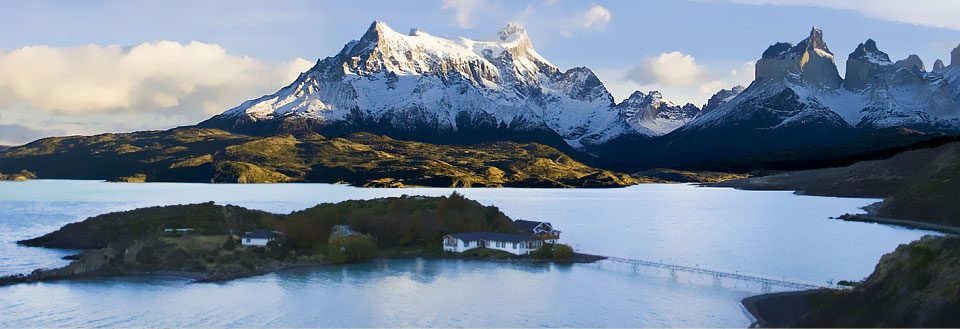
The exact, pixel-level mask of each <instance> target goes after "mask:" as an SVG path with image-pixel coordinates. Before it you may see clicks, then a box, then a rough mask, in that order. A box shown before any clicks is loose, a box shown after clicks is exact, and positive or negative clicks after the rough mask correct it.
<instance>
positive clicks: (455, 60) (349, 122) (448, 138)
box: [199, 22, 960, 169]
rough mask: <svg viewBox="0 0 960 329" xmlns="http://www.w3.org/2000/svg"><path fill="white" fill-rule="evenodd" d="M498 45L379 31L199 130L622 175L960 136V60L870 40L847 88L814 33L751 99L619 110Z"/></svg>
mask: <svg viewBox="0 0 960 329" xmlns="http://www.w3.org/2000/svg"><path fill="white" fill-rule="evenodd" d="M492 39H493V40H492V41H477V40H470V39H465V38H458V39H448V38H443V37H437V36H433V35H430V34H428V33H426V32H424V31H421V30H418V29H413V30H411V31H410V32H409V33H407V34H402V33H399V32H397V31H394V30H393V29H391V28H390V27H388V26H387V25H386V24H384V23H381V22H374V23H373V24H371V26H370V28H369V29H368V30H367V31H366V33H364V34H363V36H362V37H361V38H360V39H359V40H354V41H351V42H349V43H347V44H346V45H345V46H344V47H343V49H342V50H341V51H340V52H339V53H337V54H336V55H334V56H331V57H327V58H323V59H320V60H319V61H318V62H317V64H316V65H315V66H313V67H312V68H311V69H309V70H308V71H306V72H304V73H303V74H301V75H300V76H299V77H298V78H297V79H296V80H295V81H294V82H293V83H291V84H290V85H288V86H286V87H284V88H282V89H280V90H279V91H278V92H276V93H274V94H270V95H266V96H263V97H260V98H256V99H252V100H249V101H246V102H244V103H242V104H240V105H239V106H237V107H235V108H232V109H229V110H227V111H226V112H224V113H222V114H220V115H217V116H214V117H213V118H210V119H208V120H206V121H204V122H202V123H200V124H199V126H200V127H209V128H220V129H225V130H228V131H231V132H234V133H241V134H248V135H276V134H286V133H293V134H297V133H303V132H316V133H320V134H323V135H329V136H338V135H344V134H348V133H352V132H370V133H375V134H382V135H388V136H391V137H394V138H400V139H408V140H417V141H426V142H432V143H441V144H469V143H476V142H483V141H491V140H511V141H518V142H539V143H544V144H547V145H551V146H554V147H558V148H559V149H561V150H564V151H566V152H568V153H572V154H575V155H576V156H577V157H578V158H580V159H583V160H584V161H587V162H591V163H595V164H598V165H606V166H608V167H616V168H621V169H623V168H629V169H636V168H642V167H651V166H671V165H682V164H695V163H709V162H723V161H735V160H742V159H745V158H750V157H757V156H763V155H766V154H776V153H778V152H779V153H781V154H782V153H783V152H785V151H789V150H798V152H799V151H802V150H806V149H809V148H811V147H835V148H841V149H843V150H847V151H839V152H840V153H843V152H847V153H858V152H869V151H874V150H877V149H882V148H887V147H893V146H899V145H902V144H904V143H909V142H914V141H918V140H922V139H925V138H929V137H928V135H930V134H934V135H935V134H944V133H946V134H952V133H956V132H957V131H960V47H958V48H957V49H954V51H953V52H952V54H951V62H950V65H946V66H945V65H943V62H942V61H940V60H938V61H937V63H935V64H934V66H933V70H931V71H927V70H926V68H925V66H924V64H923V62H922V61H921V60H920V59H919V57H917V56H915V55H912V56H910V57H908V58H906V59H903V60H899V61H895V62H894V61H892V60H890V58H889V56H888V55H887V54H886V53H884V52H882V51H881V50H879V49H878V47H877V43H876V42H875V41H873V40H867V41H865V42H864V43H861V44H860V45H858V46H857V47H856V49H855V50H854V51H853V52H852V53H850V55H849V56H848V59H847V65H846V67H847V69H846V70H847V72H846V74H845V77H846V78H843V77H841V76H840V74H839V72H838V69H837V66H836V63H835V55H834V54H833V52H831V50H830V49H829V48H828V47H827V44H826V42H825V41H824V38H823V32H822V31H821V30H820V29H817V28H813V29H812V30H811V31H810V34H809V36H808V37H807V38H805V39H803V40H802V41H800V42H798V43H797V44H791V43H785V42H779V43H776V44H774V45H771V46H770V47H769V48H767V50H766V51H764V52H763V53H762V55H761V58H760V59H759V60H757V62H756V78H755V80H754V81H753V82H752V83H751V84H750V85H749V86H747V87H745V88H744V87H739V86H738V87H735V88H732V89H729V90H721V91H719V92H718V93H717V94H716V95H714V96H713V97H712V98H711V99H710V100H709V101H708V102H707V104H705V105H703V106H702V107H698V106H696V105H693V104H685V105H679V104H676V103H674V102H671V101H669V100H666V99H664V98H663V96H662V95H661V94H660V93H659V92H656V91H650V92H646V93H644V92H640V91H637V92H634V93H633V94H632V95H630V97H628V98H627V99H625V100H623V101H621V102H619V103H618V102H616V100H615V99H614V97H613V96H612V95H611V94H610V92H609V91H608V90H607V89H606V87H605V86H604V85H603V83H602V82H601V81H600V80H599V79H598V78H597V76H596V75H595V74H594V73H593V72H592V71H591V70H590V69H588V68H586V67H575V68H571V69H568V70H561V69H560V68H558V67H556V66H555V65H553V64H551V63H550V62H549V61H548V60H547V59H546V58H544V57H543V56H542V55H540V54H539V53H538V52H537V51H536V50H535V49H534V47H533V44H532V42H531V40H530V38H529V36H528V35H527V33H526V31H525V30H524V29H523V28H522V27H521V26H519V25H517V24H508V25H507V26H506V27H505V28H504V29H502V30H501V31H500V32H499V33H497V35H496V37H495V38H492ZM828 153H829V152H828Z"/></svg>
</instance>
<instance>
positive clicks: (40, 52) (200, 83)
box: [0, 41, 311, 117]
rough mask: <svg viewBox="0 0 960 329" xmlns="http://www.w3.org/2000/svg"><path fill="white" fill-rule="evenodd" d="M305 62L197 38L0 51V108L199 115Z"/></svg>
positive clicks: (263, 88)
mask: <svg viewBox="0 0 960 329" xmlns="http://www.w3.org/2000/svg"><path fill="white" fill-rule="evenodd" d="M310 65H311V63H310V62H309V61H307V60H304V59H302V58H297V59H294V60H292V61H290V62H287V63H279V64H273V65H271V64H266V63H264V62H262V61H259V60H257V59H254V58H250V57H245V56H235V55H230V54H227V52H226V50H225V49H224V48H222V47H220V46H219V45H215V44H206V43H201V42H191V43H189V44H180V43H177V42H171V41H158V42H149V43H142V44H140V45H137V46H134V47H121V46H118V45H110V46H98V45H87V46H82V47H74V48H56V47H50V46H29V47H23V48H18V49H15V50H13V51H10V52H0V106H3V107H6V108H8V109H10V108H20V109H31V110H39V111H47V112H54V113H60V114H70V115H84V114H93V113H112V112H141V113H143V112H149V113H159V114H165V115H182V114H184V113H187V114H190V115H193V116H194V117H202V116H206V115H208V114H212V113H219V112H220V111H223V110H225V109H228V108H230V107H233V106H235V105H237V104H239V103H240V102H241V101H243V100H245V99H247V98H250V97H251V96H252V95H259V94H263V93H265V92H267V91H272V90H275V89H277V87H278V86H281V85H284V84H286V83H289V82H290V81H292V80H293V79H294V78H295V77H296V76H297V74H299V73H300V72H302V71H304V70H306V69H307V68H309V67H310ZM7 111H9V110H7Z"/></svg>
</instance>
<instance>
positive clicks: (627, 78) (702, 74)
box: [597, 51, 754, 106]
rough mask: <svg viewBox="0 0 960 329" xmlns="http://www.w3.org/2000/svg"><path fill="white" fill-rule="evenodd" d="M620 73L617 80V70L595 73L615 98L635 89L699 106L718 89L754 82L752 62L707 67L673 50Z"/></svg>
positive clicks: (627, 94)
mask: <svg viewBox="0 0 960 329" xmlns="http://www.w3.org/2000/svg"><path fill="white" fill-rule="evenodd" d="M619 72H620V73H619V76H620V77H619V78H618V77H617V75H618V73H617V71H616V70H598V73H597V74H598V75H600V76H601V78H602V80H603V82H604V84H605V85H606V86H607V88H608V89H609V90H610V92H611V93H613V94H614V96H615V97H617V99H623V98H626V97H627V96H629V95H630V93H632V92H633V91H634V90H640V91H644V92H647V91H651V90H658V91H660V92H662V93H663V95H664V97H665V98H666V99H669V100H672V101H674V102H676V103H680V104H683V103H693V104H697V105H698V106H699V105H703V104H704V103H705V102H706V101H707V99H709V98H710V96H713V94H715V93H716V92H717V91H720V89H728V88H731V87H733V86H736V85H744V86H746V85H748V84H750V82H751V81H753V79H754V62H745V63H740V64H733V65H723V64H714V65H713V67H708V66H707V65H703V64H700V63H697V61H696V59H695V58H694V57H693V56H692V55H688V54H684V53H682V52H679V51H674V52H669V53H662V54H660V55H658V56H656V57H651V58H647V59H644V60H643V61H642V62H641V63H640V65H637V66H636V67H634V68H633V69H631V70H629V71H627V73H626V75H624V74H623V73H622V72H623V71H619Z"/></svg>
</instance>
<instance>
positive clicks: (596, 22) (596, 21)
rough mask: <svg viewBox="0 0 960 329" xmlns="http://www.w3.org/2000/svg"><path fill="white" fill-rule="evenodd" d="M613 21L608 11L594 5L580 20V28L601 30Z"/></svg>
mask: <svg viewBox="0 0 960 329" xmlns="http://www.w3.org/2000/svg"><path fill="white" fill-rule="evenodd" d="M612 19H613V14H612V13H610V10H609V9H607V8H604V7H603V6H601V5H598V4H594V5H593V6H590V9H587V11H586V12H584V13H583V15H582V16H581V18H580V20H579V21H580V24H579V25H580V26H581V27H583V28H587V29H597V30H602V29H603V28H605V27H606V26H607V24H608V23H610V20H612Z"/></svg>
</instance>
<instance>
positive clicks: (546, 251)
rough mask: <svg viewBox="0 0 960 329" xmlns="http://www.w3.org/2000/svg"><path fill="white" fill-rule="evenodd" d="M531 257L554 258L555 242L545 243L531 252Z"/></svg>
mask: <svg viewBox="0 0 960 329" xmlns="http://www.w3.org/2000/svg"><path fill="white" fill-rule="evenodd" d="M530 257H532V258H533V259H550V258H553V244H550V243H544V244H543V245H542V246H540V248H537V250H534V251H533V252H531V253H530Z"/></svg>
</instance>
